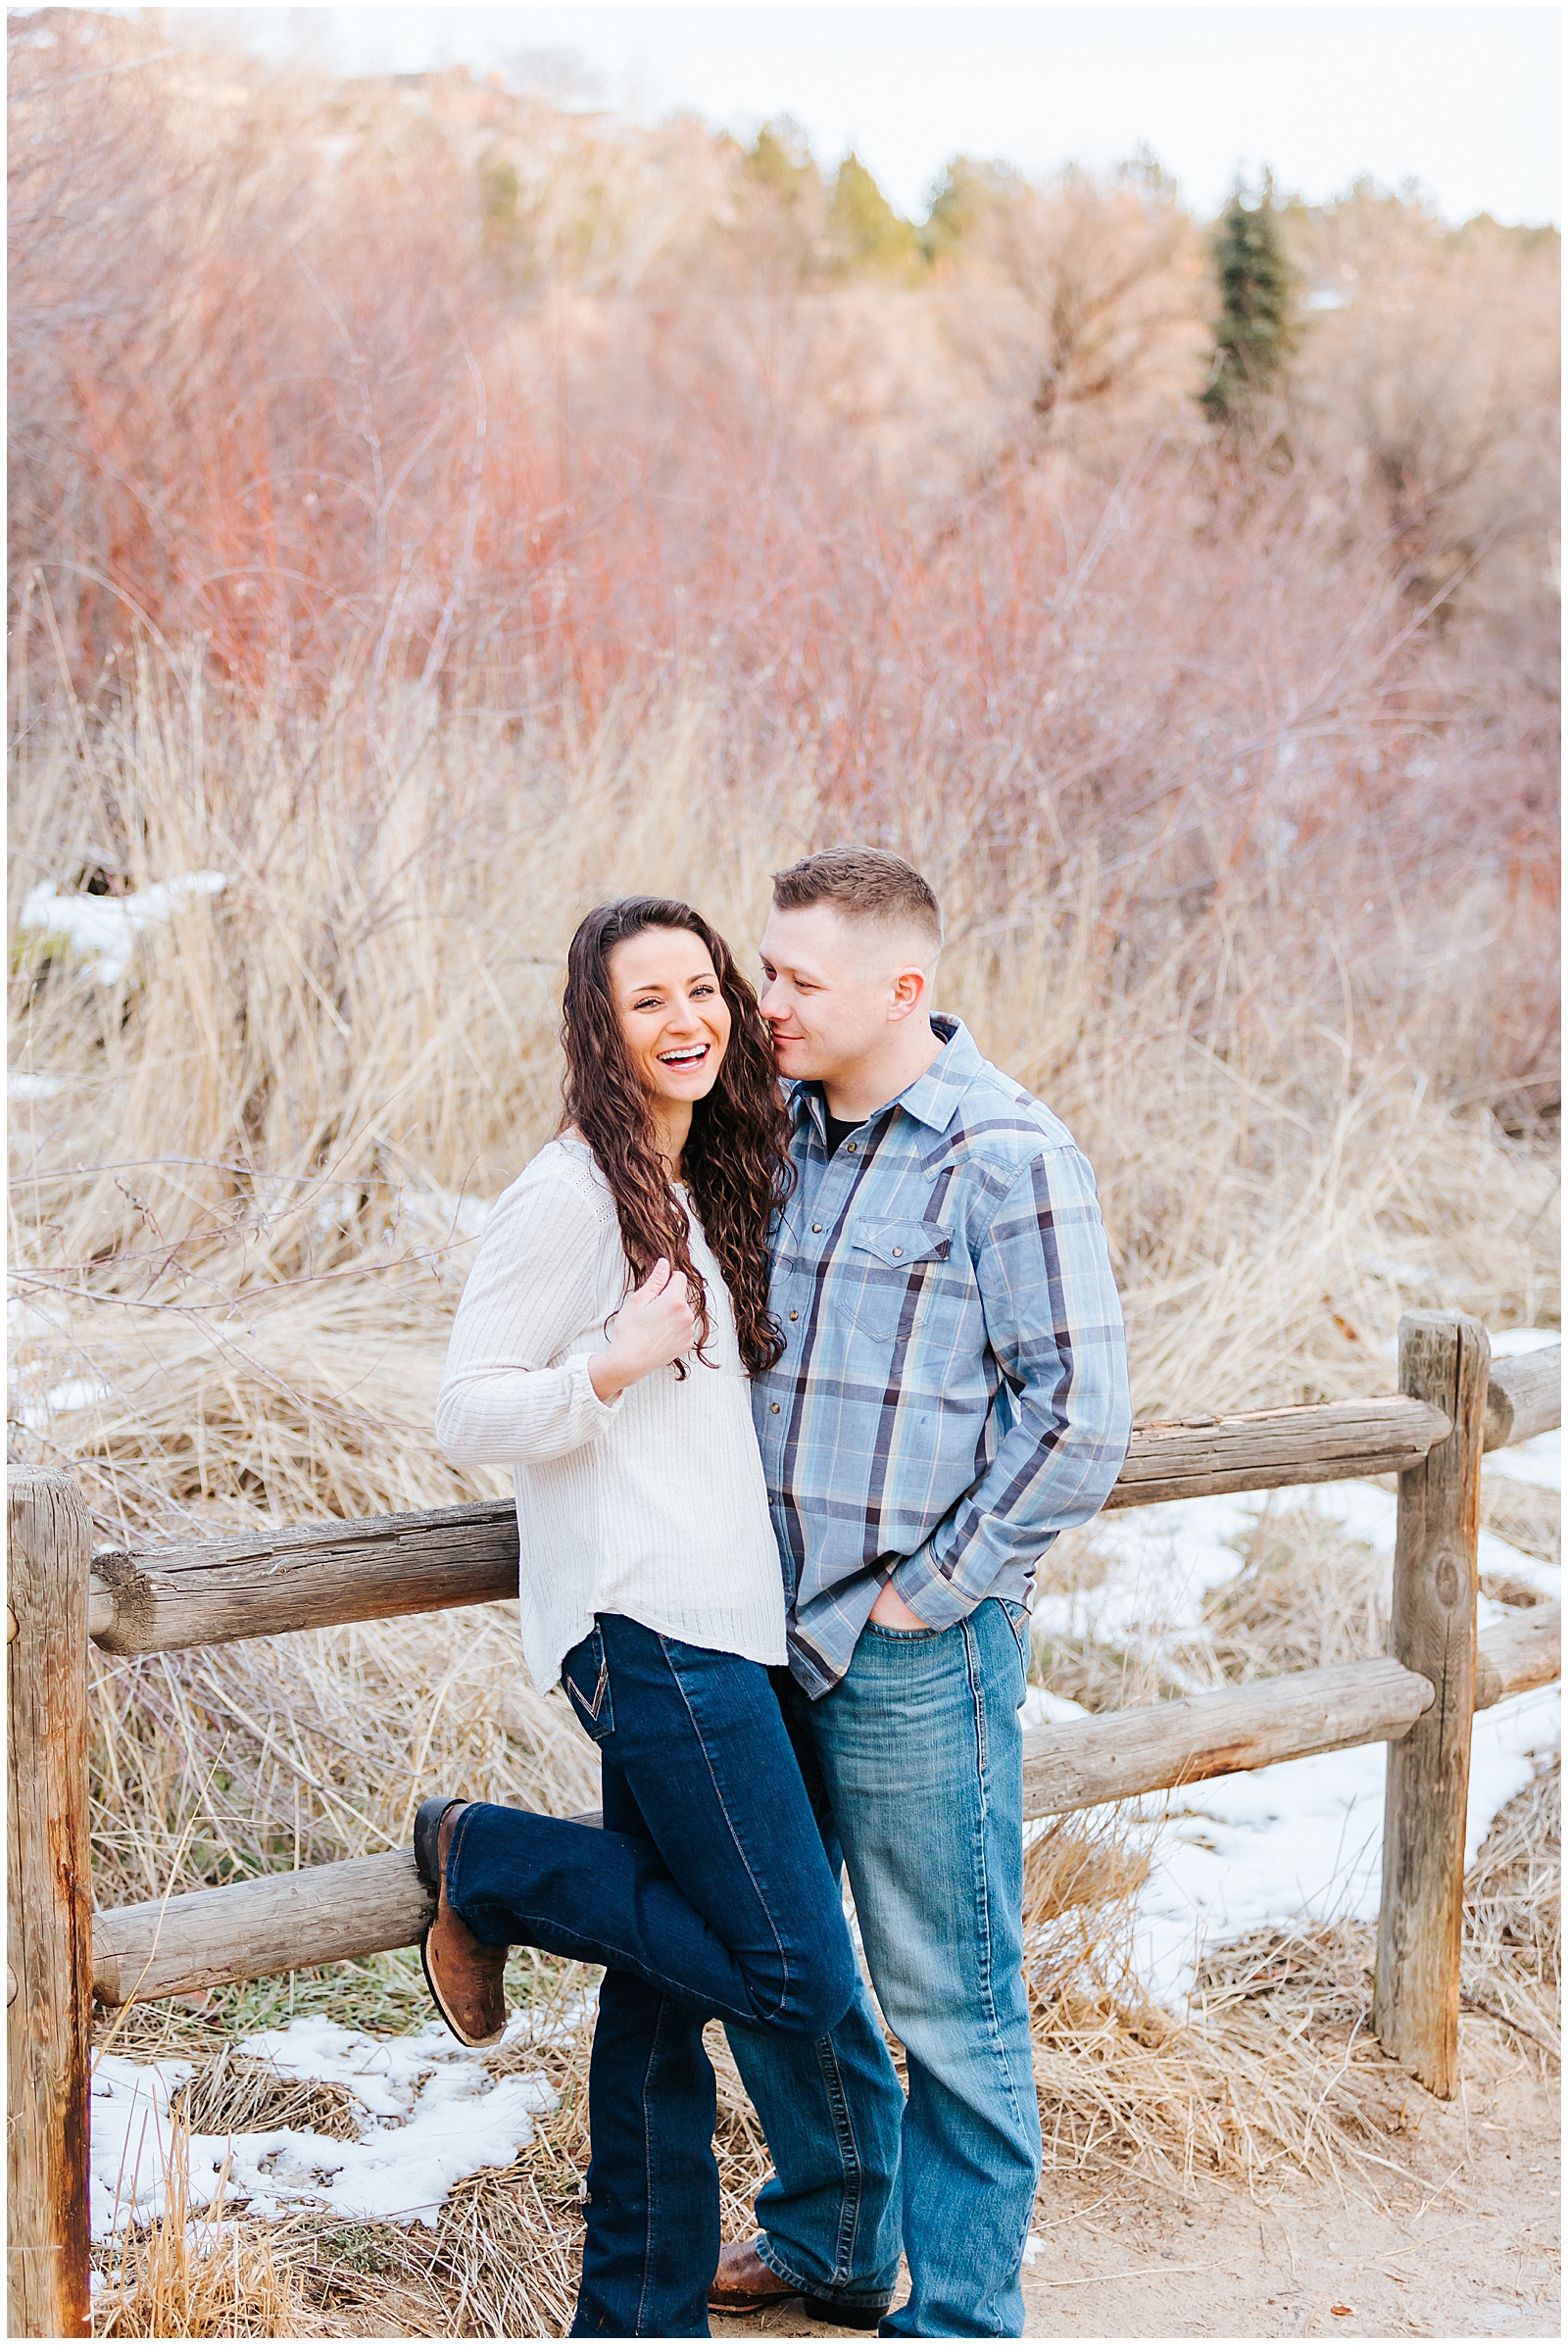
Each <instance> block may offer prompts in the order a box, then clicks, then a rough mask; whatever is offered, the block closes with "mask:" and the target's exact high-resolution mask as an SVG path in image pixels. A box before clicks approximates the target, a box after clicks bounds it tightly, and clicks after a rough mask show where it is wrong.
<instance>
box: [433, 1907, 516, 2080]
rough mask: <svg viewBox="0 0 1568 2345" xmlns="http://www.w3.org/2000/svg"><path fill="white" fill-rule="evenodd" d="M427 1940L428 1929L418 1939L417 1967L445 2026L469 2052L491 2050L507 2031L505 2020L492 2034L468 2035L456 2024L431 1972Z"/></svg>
mask: <svg viewBox="0 0 1568 2345" xmlns="http://www.w3.org/2000/svg"><path fill="white" fill-rule="evenodd" d="M429 1942H430V1932H429V1930H426V1931H425V1933H424V1936H423V1937H422V1938H421V1939H420V1940H419V1968H420V1970H421V1971H422V1972H423V1973H424V1983H425V1985H426V1986H427V1987H428V1988H429V1990H430V2000H431V2002H432V2003H433V2004H434V2005H435V2007H436V2009H437V2011H438V2012H439V2013H440V2014H441V2017H442V2018H443V2019H444V2020H445V2022H446V2024H447V2026H448V2027H450V2028H451V2030H452V2032H453V2034H454V2035H455V2036H456V2037H457V2039H458V2041H459V2043H460V2044H462V2045H464V2046H465V2048H466V2050H468V2051H470V2052H489V2051H493V2050H494V2048H495V2046H496V2045H497V2044H498V2043H500V2042H501V2040H502V2038H503V2037H504V2036H505V2034H506V2032H507V2029H506V2023H505V2021H503V2023H502V2025H501V2026H500V2027H498V2028H497V2029H496V2031H495V2033H494V2035H468V2034H466V2032H465V2031H464V2029H463V2028H462V2027H459V2026H458V2023H457V2021H456V2020H455V2019H454V2018H453V2016H452V2014H451V2012H450V2011H448V2009H447V2006H446V1998H445V1996H444V1995H443V1994H442V1992H441V1989H440V1988H439V1987H438V1986H437V1984H436V1982H435V1978H434V1975H433V1974H432V1972H431V1969H430V1954H429Z"/></svg>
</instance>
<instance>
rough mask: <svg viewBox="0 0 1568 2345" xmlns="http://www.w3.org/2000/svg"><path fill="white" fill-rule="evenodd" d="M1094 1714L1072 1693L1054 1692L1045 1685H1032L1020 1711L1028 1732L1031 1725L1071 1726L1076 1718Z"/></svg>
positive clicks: (1019, 1713)
mask: <svg viewBox="0 0 1568 2345" xmlns="http://www.w3.org/2000/svg"><path fill="white" fill-rule="evenodd" d="M1093 1715H1094V1713H1093V1712H1092V1711H1090V1710H1086V1709H1085V1707H1084V1705H1083V1703H1082V1702H1075V1701H1074V1700H1073V1699H1072V1696H1071V1695H1070V1694H1066V1693H1053V1692H1051V1691H1050V1689H1049V1688H1048V1687H1047V1686H1044V1685H1031V1686H1030V1688H1029V1690H1028V1692H1027V1693H1026V1694H1025V1695H1024V1697H1023V1703H1022V1706H1021V1708H1020V1709H1019V1712H1018V1718H1019V1723H1020V1724H1021V1726H1022V1727H1023V1731H1024V1733H1025V1734H1028V1732H1029V1730H1030V1729H1031V1727H1063V1726H1070V1725H1071V1724H1072V1722H1073V1720H1074V1719H1076V1718H1090V1717H1093Z"/></svg>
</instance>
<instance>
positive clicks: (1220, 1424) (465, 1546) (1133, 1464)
mask: <svg viewBox="0 0 1568 2345" xmlns="http://www.w3.org/2000/svg"><path fill="white" fill-rule="evenodd" d="M1546 1358H1551V1359H1555V1360H1556V1361H1557V1362H1558V1371H1557V1376H1556V1377H1553V1376H1551V1375H1549V1374H1547V1373H1545V1372H1544V1371H1543V1370H1542V1368H1541V1366H1540V1364H1539V1363H1540V1362H1541V1361H1542V1360H1543V1359H1546ZM1560 1362H1561V1347H1560V1346H1553V1348H1552V1350H1551V1352H1550V1353H1549V1354H1548V1353H1546V1352H1544V1351H1543V1352H1534V1353H1529V1352H1527V1353H1526V1354H1525V1355H1524V1357H1523V1358H1521V1359H1510V1360H1502V1361H1499V1362H1498V1363H1497V1365H1496V1366H1495V1368H1494V1370H1493V1376H1492V1388H1491V1391H1490V1392H1489V1394H1488V1411H1487V1433H1486V1446H1487V1447H1488V1448H1496V1447H1498V1446H1499V1445H1500V1444H1501V1443H1502V1442H1503V1441H1524V1440H1526V1439H1528V1437H1529V1436H1530V1435H1531V1434H1533V1433H1541V1432H1544V1431H1547V1430H1549V1428H1550V1427H1551V1426H1553V1425H1555V1424H1556V1422H1557V1412H1558V1405H1559V1403H1558V1397H1557V1384H1558V1381H1559V1380H1560ZM1494 1428H1495V1430H1494ZM1449 1430H1450V1429H1449V1422H1448V1418H1447V1417H1446V1414H1445V1413H1444V1411H1443V1410H1442V1409H1441V1408H1439V1407H1437V1406H1436V1405H1434V1404H1433V1403H1432V1402H1431V1401H1429V1400H1425V1399H1418V1398H1413V1397H1410V1396H1407V1395H1404V1394H1394V1395H1392V1396H1390V1397H1387V1398H1383V1399H1377V1400H1334V1401H1328V1402H1325V1403H1322V1404H1320V1405H1316V1406H1311V1407H1306V1408H1279V1409H1255V1410H1251V1411H1249V1412H1248V1413H1247V1414H1245V1415H1239V1416H1231V1417H1203V1418H1198V1419H1191V1420H1188V1421H1187V1422H1185V1423H1182V1424H1173V1425H1142V1426H1140V1427H1139V1428H1138V1430H1137V1432H1136V1433H1135V1434H1134V1435H1133V1438H1132V1446H1131V1448H1130V1449H1129V1451H1128V1455H1127V1462H1126V1464H1125V1465H1124V1466H1123V1468H1122V1470H1121V1474H1120V1476H1119V1477H1118V1479H1117V1482H1116V1487H1115V1489H1114V1490H1112V1491H1111V1493H1110V1496H1109V1498H1108V1499H1107V1500H1106V1508H1107V1511H1108V1510H1109V1509H1111V1508H1116V1507H1123V1506H1153V1505H1156V1504H1158V1503H1159V1502H1161V1501H1162V1500H1164V1499H1167V1498H1201V1497H1211V1496H1214V1495H1216V1494H1218V1493H1221V1492H1224V1491H1228V1490H1276V1489H1279V1488H1280V1487H1281V1486H1282V1485H1289V1484H1293V1483H1300V1482H1341V1481H1346V1480H1348V1479H1350V1478H1351V1477H1354V1476H1357V1475H1368V1474H1400V1473H1403V1472H1405V1471H1406V1470H1407V1469H1408V1468H1410V1467H1412V1466H1416V1465H1419V1464H1420V1463H1421V1461H1422V1460H1423V1459H1424V1458H1425V1457H1426V1456H1427V1454H1428V1452H1429V1451H1430V1450H1431V1448H1432V1447H1433V1445H1434V1443H1436V1442H1441V1441H1446V1439H1447V1437H1448V1433H1449ZM92 1570H93V1577H92V1588H91V1591H90V1599H89V1604H88V1613H87V1623H88V1629H89V1632H90V1634H91V1636H92V1637H93V1640H94V1642H95V1643H96V1644H98V1645H100V1646H101V1647H102V1648H103V1650H104V1651H105V1652H106V1653H167V1652H174V1651H178V1650H179V1649H181V1648H182V1647H184V1646H186V1645H194V1644H229V1643H232V1642H233V1641H234V1640H235V1639H236V1638H239V1637H278V1636H281V1635H283V1634H284V1633H285V1632H286V1631H288V1630H291V1629H326V1628H334V1627H337V1626H339V1625H341V1624H342V1623H343V1622H346V1621H360V1620H389V1619H391V1618H393V1617H394V1616H395V1615H398V1614H402V1613H415V1612H440V1611H445V1610H446V1609H447V1608H448V1607H450V1606H452V1605H455V1604H488V1603H493V1602H495V1600H496V1599H497V1598H498V1597H503V1596H515V1594H516V1592H517V1518H516V1514H515V1509H514V1506H513V1503H512V1500H511V1499H510V1498H492V1499H489V1500H487V1501H485V1502H482V1503H481V1504H479V1505H476V1506H445V1507H440V1508H437V1509H435V1510H433V1511H431V1512H429V1513H425V1514H394V1515H378V1516H374V1517H372V1518H371V1519H370V1520H369V1521H368V1522H360V1523H323V1524H320V1525H313V1526H311V1527H310V1528H309V1529H305V1530H298V1531H273V1530H269V1531H267V1532H265V1533H263V1534H261V1535H259V1536H256V1535H252V1536H247V1537H246V1538H243V1539H196V1540H191V1541H189V1542H187V1543H186V1544H185V1545H182V1546H177V1547H148V1548H136V1549H129V1550H126V1549H119V1548H117V1549H109V1550H100V1552H99V1553H98V1554H96V1555H95V1556H94V1557H93V1566H92Z"/></svg>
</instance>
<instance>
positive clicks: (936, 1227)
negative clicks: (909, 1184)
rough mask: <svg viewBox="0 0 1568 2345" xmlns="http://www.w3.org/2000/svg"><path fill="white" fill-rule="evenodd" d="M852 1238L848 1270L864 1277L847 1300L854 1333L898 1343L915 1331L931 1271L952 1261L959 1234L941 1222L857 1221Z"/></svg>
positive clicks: (848, 1256)
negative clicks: (934, 1265)
mask: <svg viewBox="0 0 1568 2345" xmlns="http://www.w3.org/2000/svg"><path fill="white" fill-rule="evenodd" d="M848 1237H849V1247H848V1251H847V1254H846V1257H845V1259H846V1267H847V1268H849V1269H851V1270H852V1271H858V1273H859V1277H858V1281H856V1282H854V1283H852V1284H851V1286H850V1288H849V1290H848V1292H847V1293H846V1295H845V1298H844V1301H845V1308H846V1311H847V1313H848V1316H849V1320H850V1326H851V1329H852V1332H853V1333H854V1334H856V1335H858V1336H868V1337H871V1338H873V1339H874V1340H875V1341H877V1342H879V1343H894V1342H896V1341H897V1340H898V1339H899V1338H900V1337H901V1336H907V1334H908V1332H909V1329H910V1328H911V1327H912V1325H913V1323H914V1313H915V1307H916V1305H917V1303H918V1301H919V1297H920V1290H921V1288H922V1287H923V1286H924V1285H925V1283H926V1280H927V1278H928V1276H929V1268H928V1266H929V1265H930V1264H931V1263H934V1262H945V1261H946V1260H947V1258H948V1255H949V1252H950V1251H951V1249H952V1245H953V1233H952V1231H951V1230H945V1229H944V1228H943V1226H942V1224H941V1223H940V1222H939V1221H857V1222H855V1223H853V1224H852V1225H851V1227H850V1230H849V1232H848Z"/></svg>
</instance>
